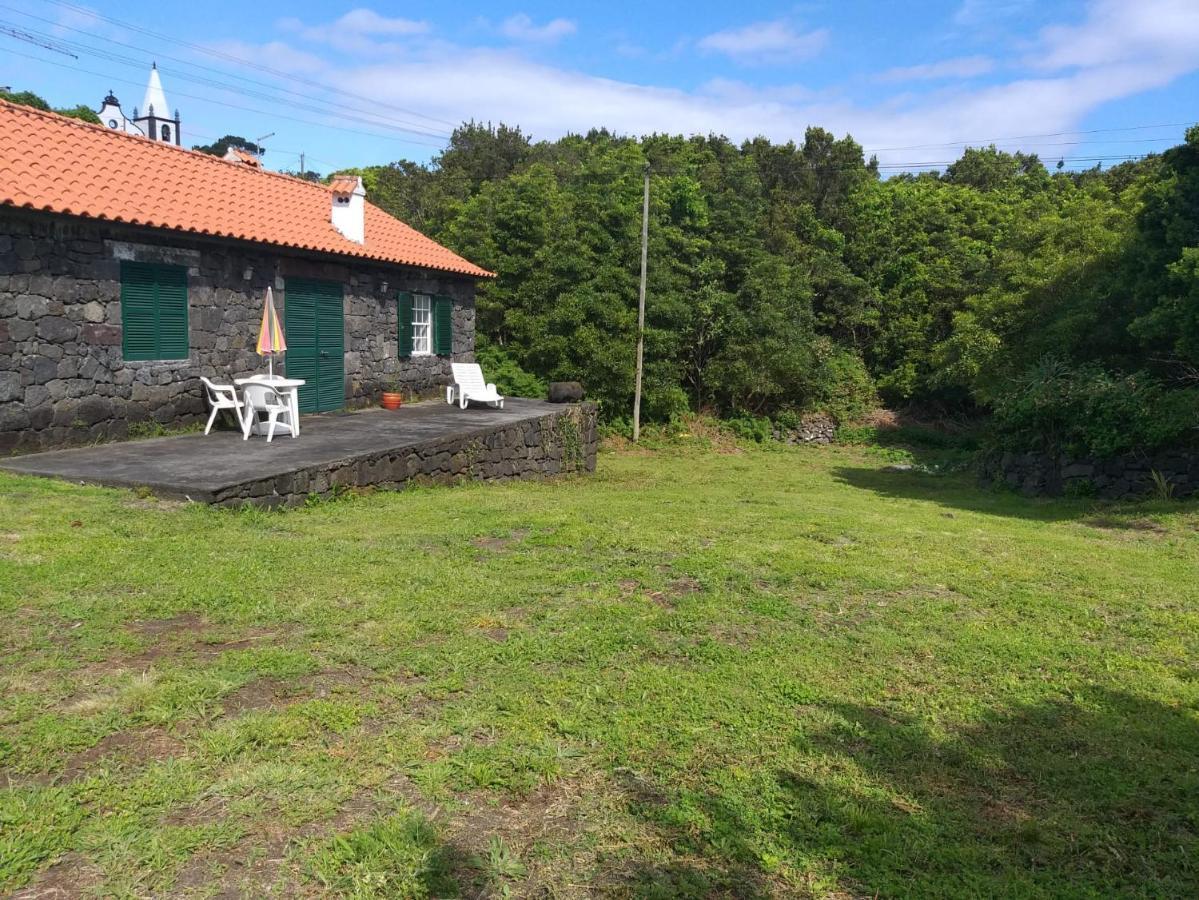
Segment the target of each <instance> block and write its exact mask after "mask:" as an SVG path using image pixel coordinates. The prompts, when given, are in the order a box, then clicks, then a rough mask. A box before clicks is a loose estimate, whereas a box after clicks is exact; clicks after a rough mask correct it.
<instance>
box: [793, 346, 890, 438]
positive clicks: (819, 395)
mask: <svg viewBox="0 0 1199 900" xmlns="http://www.w3.org/2000/svg"><path fill="white" fill-rule="evenodd" d="M814 351H815V356H816V370H815V372H814V373H813V378H812V381H813V385H812V396H811V398H810V400H809V402H808V406H809V407H810V408H811V409H812V410H813V411H816V412H823V413H828V414H829V415H830V416H832V417H833V418H834V419H835V420H837V421H838V422H845V421H852V420H853V419H860V418H861V417H862V416H864V415H866V413H868V412H870V410H872V409H874V408H875V407H877V406H878V392H877V391H876V390H875V385H874V380H873V379H872V378H871V377H870V373H869V372H867V371H866V364H865V363H863V362H862V360H861V357H859V356H858V355H857V354H856V353H851V352H849V351H848V350H845V349H842V348H841V347H837V346H836V345H834V344H833V343H832V342H831V341H829V340H827V339H819V340H817V341H816V345H815V347H814Z"/></svg>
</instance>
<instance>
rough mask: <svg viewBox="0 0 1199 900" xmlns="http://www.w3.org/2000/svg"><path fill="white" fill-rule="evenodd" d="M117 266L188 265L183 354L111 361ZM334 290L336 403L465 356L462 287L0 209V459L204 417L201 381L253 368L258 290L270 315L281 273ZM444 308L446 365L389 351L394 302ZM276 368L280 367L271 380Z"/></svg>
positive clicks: (117, 327)
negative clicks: (435, 300)
mask: <svg viewBox="0 0 1199 900" xmlns="http://www.w3.org/2000/svg"><path fill="white" fill-rule="evenodd" d="M122 260H133V261H138V262H159V263H168V264H173V265H183V266H186V267H187V269H188V301H189V318H190V322H189V345H190V352H189V354H188V357H187V359H179V360H162V361H132V360H126V359H124V357H123V355H122V352H121V337H122V330H121V284H120V264H121V261H122ZM292 276H294V277H308V278H325V279H328V280H330V281H337V282H340V283H341V284H343V285H344V286H345V301H344V302H345V323H346V330H345V348H346V354H345V382H346V383H345V397H346V403H347V405H348V406H354V405H363V404H366V403H369V402H371V401H372V400H375V399H377V397H378V394H379V391H380V388H381V385H382V383H383V382H384V381H387V380H390V379H395V380H396V381H398V382H399V383H400V384H401V385H403V386H404V387H405V388H406V389H407V390H408V391H410V392H411V393H413V394H419V393H423V392H429V391H431V390H432V389H434V388H436V387H437V386H439V385H441V384H445V383H448V380H449V375H450V362H451V360H457V361H470V360H473V359H474V334H475V303H474V292H475V287H474V281H473V280H472V279H469V278H464V277H459V276H452V275H447V274H444V273H434V272H429V271H425V270H420V269H411V268H403V267H383V266H374V265H365V264H364V265H362V266H358V265H351V266H347V265H346V263H345V261H344V260H333V259H322V258H316V257H311V258H310V257H305V256H301V255H289V254H285V253H282V252H279V251H275V250H273V249H272V248H269V247H264V246H262V245H259V244H252V243H249V242H239V241H217V240H204V239H199V238H194V237H189V236H187V235H182V234H178V235H176V234H172V233H168V232H163V231H162V230H153V229H139V228H134V227H129V226H123V225H118V224H114V223H104V222H96V221H92V220H84V219H75V218H71V217H67V216H51V215H46V214H39V213H32V212H26V211H19V210H13V209H0V453H7V452H12V451H14V450H33V449H39V448H48V447H56V446H64V445H68V444H78V443H91V442H94V441H97V440H105V439H114V438H123V437H126V436H127V435H128V434H129V433H130V431H131V430H132V431H134V432H137V431H149V430H153V429H157V428H160V427H165V428H174V427H180V426H187V425H190V424H193V423H195V422H198V421H202V420H203V418H204V417H205V416H206V415H207V409H206V408H205V401H204V398H203V393H202V391H201V386H200V382H199V376H201V375H204V376H207V377H209V378H212V379H213V380H215V381H220V382H228V381H230V380H231V379H233V378H236V377H241V376H244V375H250V374H253V373H254V372H259V371H262V370H263V368H264V361H263V359H262V358H261V357H259V356H258V354H257V353H255V352H254V345H255V342H256V340H257V337H258V325H259V321H260V317H261V315H262V298H263V295H264V293H265V291H266V288H267V286H268V285H270V286H272V287H274V288H275V291H276V303H277V307H278V309H279V313H280V315H281V316H284V315H285V308H286V303H287V298H286V291H285V284H286V279H287V278H288V277H292ZM401 290H408V291H414V292H419V293H429V294H441V295H445V296H449V297H452V298H453V300H454V312H453V350H454V352H453V356H452V357H437V356H421V357H412V358H410V359H399V358H398V355H397V346H396V345H397V334H396V328H397V304H396V294H397V293H398V292H399V291H401ZM278 370H282V371H286V359H284V361H283V363H282V365H281V366H278V367H277V371H278Z"/></svg>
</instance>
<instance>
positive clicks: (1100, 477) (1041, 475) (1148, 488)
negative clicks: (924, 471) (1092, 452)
mask: <svg viewBox="0 0 1199 900" xmlns="http://www.w3.org/2000/svg"><path fill="white" fill-rule="evenodd" d="M1154 472H1157V473H1158V474H1159V475H1160V476H1161V477H1162V479H1164V481H1165V482H1166V483H1168V484H1169V485H1172V491H1173V496H1175V497H1187V496H1190V495H1192V494H1195V493H1196V492H1199V451H1195V450H1189V451H1169V452H1165V453H1158V454H1154V455H1152V456H1146V455H1143V454H1127V455H1124V456H1117V457H1113V458H1110V459H1074V458H1071V457H1066V456H1054V455H1051V454H1047V453H1003V454H1000V455H996V456H994V457H992V458H991V459H989V460H987V461H985V462H984V463H983V466H982V477H983V480H984V481H987V482H991V483H995V482H999V483H1003V484H1006V485H1008V486H1010V487H1012V488H1013V489H1015V490H1018V491H1020V492H1021V493H1022V494H1026V495H1028V496H1038V495H1044V496H1062V495H1072V496H1094V497H1101V498H1104V499H1110V500H1128V499H1136V498H1140V497H1145V496H1146V495H1148V494H1150V493H1152V492H1153V491H1154V490H1155V489H1156V487H1155V484H1154V477H1153V473H1154Z"/></svg>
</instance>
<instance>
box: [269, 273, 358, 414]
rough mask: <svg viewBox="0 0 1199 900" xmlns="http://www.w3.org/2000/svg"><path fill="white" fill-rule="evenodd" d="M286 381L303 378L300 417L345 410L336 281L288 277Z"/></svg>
mask: <svg viewBox="0 0 1199 900" xmlns="http://www.w3.org/2000/svg"><path fill="white" fill-rule="evenodd" d="M283 303H284V306H283V320H284V327H285V328H286V329H287V376H288V377H289V378H303V379H304V381H305V384H304V386H303V387H302V388H300V412H327V411H328V410H332V409H341V408H342V406H344V405H345V399H346V390H345V318H344V315H343V312H342V286H341V285H340V284H338V283H337V282H336V281H318V280H316V279H313V278H289V279H287V284H286V287H285V293H284V296H283Z"/></svg>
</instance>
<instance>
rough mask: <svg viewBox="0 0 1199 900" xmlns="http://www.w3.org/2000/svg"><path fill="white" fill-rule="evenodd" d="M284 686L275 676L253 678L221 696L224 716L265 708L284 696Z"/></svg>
mask: <svg viewBox="0 0 1199 900" xmlns="http://www.w3.org/2000/svg"><path fill="white" fill-rule="evenodd" d="M286 696H287V694H286V688H285V687H284V685H283V683H282V682H280V681H279V680H278V679H277V678H270V677H266V678H255V679H254V680H253V681H251V682H249V683H248V684H243V685H242V686H241V687H239V688H238V689H237V690H236V691H234V692H233V693H231V694H227V695H226V696H224V697H222V698H221V709H223V710H224V711H225V716H226V717H230V718H231V717H233V716H239V715H241V714H242V713H247V712H252V711H254V710H256V709H266V708H268V707H271V706H274V705H276V704H277V703H279V702H280V701H281V700H282V699H284V697H286Z"/></svg>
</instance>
